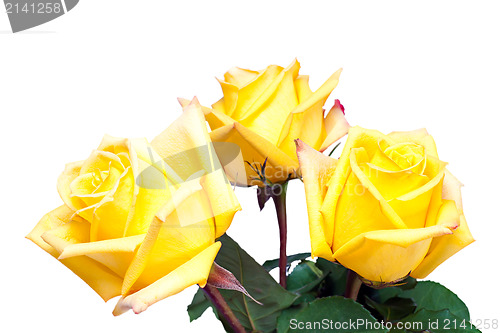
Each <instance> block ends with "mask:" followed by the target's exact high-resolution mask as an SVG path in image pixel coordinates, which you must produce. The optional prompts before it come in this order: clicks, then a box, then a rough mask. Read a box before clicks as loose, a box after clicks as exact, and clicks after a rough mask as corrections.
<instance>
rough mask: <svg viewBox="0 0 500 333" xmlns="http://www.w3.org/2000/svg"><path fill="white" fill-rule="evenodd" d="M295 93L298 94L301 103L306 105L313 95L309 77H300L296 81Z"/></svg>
mask: <svg viewBox="0 0 500 333" xmlns="http://www.w3.org/2000/svg"><path fill="white" fill-rule="evenodd" d="M294 84H295V91H296V92H297V99H298V101H299V104H300V103H304V102H305V101H306V100H307V99H308V98H309V97H310V96H311V95H312V93H313V92H312V90H311V88H310V87H309V76H308V75H299V76H297V78H296V79H295V81H294Z"/></svg>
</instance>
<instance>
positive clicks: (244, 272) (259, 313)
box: [215, 235, 298, 332]
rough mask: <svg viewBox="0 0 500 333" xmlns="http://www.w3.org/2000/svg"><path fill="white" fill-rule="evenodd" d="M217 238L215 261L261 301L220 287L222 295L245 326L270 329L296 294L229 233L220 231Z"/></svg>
mask: <svg viewBox="0 0 500 333" xmlns="http://www.w3.org/2000/svg"><path fill="white" fill-rule="evenodd" d="M219 240H220V241H221V242H222V248H221V250H220V251H219V254H218V255H217V258H216V259H215V261H216V262H217V263H218V264H219V265H220V266H222V267H224V268H225V269H227V270H229V271H231V272H232V273H233V274H234V276H235V277H236V278H237V279H238V281H240V282H241V284H242V285H243V287H245V289H246V290H247V291H248V293H249V294H250V295H252V296H253V297H254V298H255V299H256V300H258V301H259V302H261V303H262V304H263V305H259V304H257V303H255V302H254V301H252V300H251V299H249V298H248V297H246V296H245V295H243V294H242V293H240V292H237V291H233V290H220V292H221V294H222V296H224V298H225V299H226V301H227V303H228V305H229V307H230V308H231V309H232V310H233V312H234V314H235V316H236V317H237V318H238V319H239V320H240V322H241V324H242V325H243V326H244V327H245V329H247V330H249V331H260V332H273V331H274V330H275V329H276V322H277V318H278V316H279V315H280V314H281V311H282V310H283V309H286V308H288V307H290V306H291V305H292V303H293V302H294V301H295V300H296V299H297V297H298V296H297V295H296V294H294V293H291V292H289V291H287V290H285V289H283V288H282V287H281V286H280V285H279V284H278V283H277V282H276V281H275V280H274V279H273V278H272V277H271V275H269V273H268V272H267V271H266V270H265V269H264V268H262V266H260V265H259V264H258V263H257V262H256V261H255V260H254V259H253V258H252V257H250V256H249V255H248V254H247V253H246V252H245V251H244V250H243V249H242V248H241V247H240V246H239V245H238V244H237V243H236V242H235V241H234V240H232V239H231V238H230V237H229V236H227V235H224V236H222V237H220V238H219Z"/></svg>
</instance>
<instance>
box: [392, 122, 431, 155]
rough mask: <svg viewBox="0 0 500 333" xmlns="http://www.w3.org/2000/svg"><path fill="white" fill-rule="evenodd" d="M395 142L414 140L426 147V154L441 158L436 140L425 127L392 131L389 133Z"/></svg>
mask: <svg viewBox="0 0 500 333" xmlns="http://www.w3.org/2000/svg"><path fill="white" fill-rule="evenodd" d="M387 136H388V137H390V138H391V139H392V140H394V141H395V142H414V143H418V144H419V145H422V146H424V147H425V152H426V154H428V155H430V156H433V157H434V158H436V159H439V156H438V153H437V148H436V142H434V139H433V138H432V136H430V135H429V133H427V130H426V129H425V128H421V129H418V130H414V131H407V132H392V133H389V134H388V135H387Z"/></svg>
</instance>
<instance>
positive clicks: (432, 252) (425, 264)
mask: <svg viewBox="0 0 500 333" xmlns="http://www.w3.org/2000/svg"><path fill="white" fill-rule="evenodd" d="M461 186H462V184H461V183H460V182H459V181H458V179H456V178H455V177H454V176H453V175H452V174H451V173H450V172H449V171H447V170H446V172H445V176H444V185H443V198H444V199H445V200H443V201H442V202H443V204H442V206H441V207H440V209H439V214H438V215H437V218H436V222H435V223H436V224H437V225H446V226H449V227H451V228H452V229H453V227H456V229H454V230H453V235H448V236H443V237H439V238H436V239H434V240H433V241H432V243H431V247H430V249H429V253H428V254H427V256H426V257H425V258H424V260H423V261H422V263H421V264H420V265H419V266H418V267H417V269H416V270H415V271H414V272H412V274H411V275H412V276H413V277H416V278H425V277H426V276H427V275H429V274H430V273H431V272H432V271H433V270H434V269H435V268H436V267H437V266H439V265H440V264H441V263H443V262H444V261H445V260H446V259H448V258H449V257H451V256H452V255H454V254H455V253H457V252H458V251H460V250H461V249H463V248H464V247H466V246H467V245H469V244H471V243H473V242H474V238H473V237H472V234H471V232H470V230H469V227H468V225H467V221H466V220H465V216H464V215H463V210H462V209H463V208H462V200H461V193H460V187H461ZM457 218H458V219H459V222H458V223H457ZM457 225H458V227H457Z"/></svg>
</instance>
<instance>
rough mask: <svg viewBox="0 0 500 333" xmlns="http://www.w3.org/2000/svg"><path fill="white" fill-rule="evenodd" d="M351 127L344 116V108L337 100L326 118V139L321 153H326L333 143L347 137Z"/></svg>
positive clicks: (321, 147)
mask: <svg viewBox="0 0 500 333" xmlns="http://www.w3.org/2000/svg"><path fill="white" fill-rule="evenodd" d="M350 127H351V126H350V125H349V123H348V122H347V119H346V118H345V116H344V107H343V106H342V104H340V102H339V100H338V99H337V100H335V105H334V106H333V107H332V108H331V110H330V112H329V113H328V115H327V116H326V118H325V130H326V138H325V139H324V140H323V143H322V144H321V146H320V151H324V150H325V149H326V148H328V147H329V146H330V145H331V144H332V143H334V142H335V141H337V140H339V139H340V138H341V137H343V136H344V135H346V134H347V132H349V128H350Z"/></svg>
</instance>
